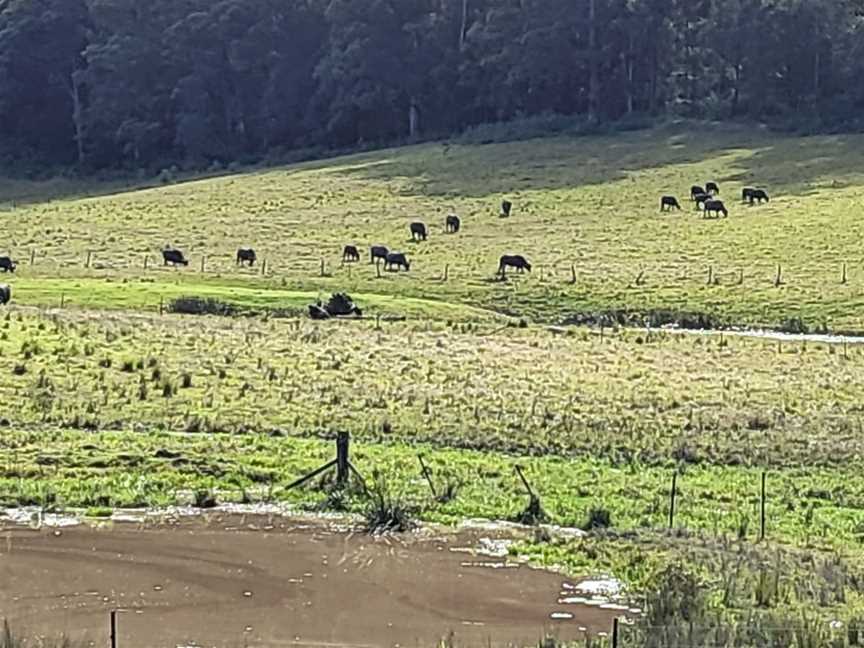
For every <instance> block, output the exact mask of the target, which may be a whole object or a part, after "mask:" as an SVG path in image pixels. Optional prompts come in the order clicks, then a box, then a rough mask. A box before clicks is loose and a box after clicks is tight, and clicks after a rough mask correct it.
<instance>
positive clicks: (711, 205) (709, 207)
mask: <svg viewBox="0 0 864 648" xmlns="http://www.w3.org/2000/svg"><path fill="white" fill-rule="evenodd" d="M712 213H713V214H717V215H718V216H719V215H720V214H723V216H728V215H729V212H728V210H727V209H726V205H724V204H723V201H722V200H706V201H705V215H706V216H709V215H711V214H712Z"/></svg>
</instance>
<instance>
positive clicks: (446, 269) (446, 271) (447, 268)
mask: <svg viewBox="0 0 864 648" xmlns="http://www.w3.org/2000/svg"><path fill="white" fill-rule="evenodd" d="M449 276H450V264H449V263H447V264H445V265H444V281H447V279H448V277H449Z"/></svg>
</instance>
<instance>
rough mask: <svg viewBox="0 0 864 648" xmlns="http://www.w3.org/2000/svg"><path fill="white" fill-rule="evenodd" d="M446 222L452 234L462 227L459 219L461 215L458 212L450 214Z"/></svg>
mask: <svg viewBox="0 0 864 648" xmlns="http://www.w3.org/2000/svg"><path fill="white" fill-rule="evenodd" d="M444 224H445V227H446V228H447V231H448V232H450V233H452V234H455V233H456V232H458V231H459V228H460V227H462V222H461V221H460V220H459V217H458V216H457V215H456V214H450V215H449V216H448V217H447V220H446V221H445V223H444Z"/></svg>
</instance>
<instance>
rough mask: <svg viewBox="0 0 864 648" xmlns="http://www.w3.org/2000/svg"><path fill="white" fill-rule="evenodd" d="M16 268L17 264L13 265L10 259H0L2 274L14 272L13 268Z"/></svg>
mask: <svg viewBox="0 0 864 648" xmlns="http://www.w3.org/2000/svg"><path fill="white" fill-rule="evenodd" d="M17 267H18V264H17V263H15V262H14V261H13V260H12V259H11V258H10V257H8V256H4V257H0V270H2V271H3V272H15V268H17Z"/></svg>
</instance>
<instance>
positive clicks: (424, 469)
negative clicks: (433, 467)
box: [417, 455, 438, 499]
mask: <svg viewBox="0 0 864 648" xmlns="http://www.w3.org/2000/svg"><path fill="white" fill-rule="evenodd" d="M417 458H418V459H419V460H420V470H421V471H422V472H423V476H424V477H425V478H426V481H427V482H428V484H429V490H431V491H432V497H434V498H436V499H437V498H438V493H436V492H435V484H434V483H433V482H432V473H431V472H430V470H429V467H428V466H427V465H426V462H425V461H423V455H417Z"/></svg>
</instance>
